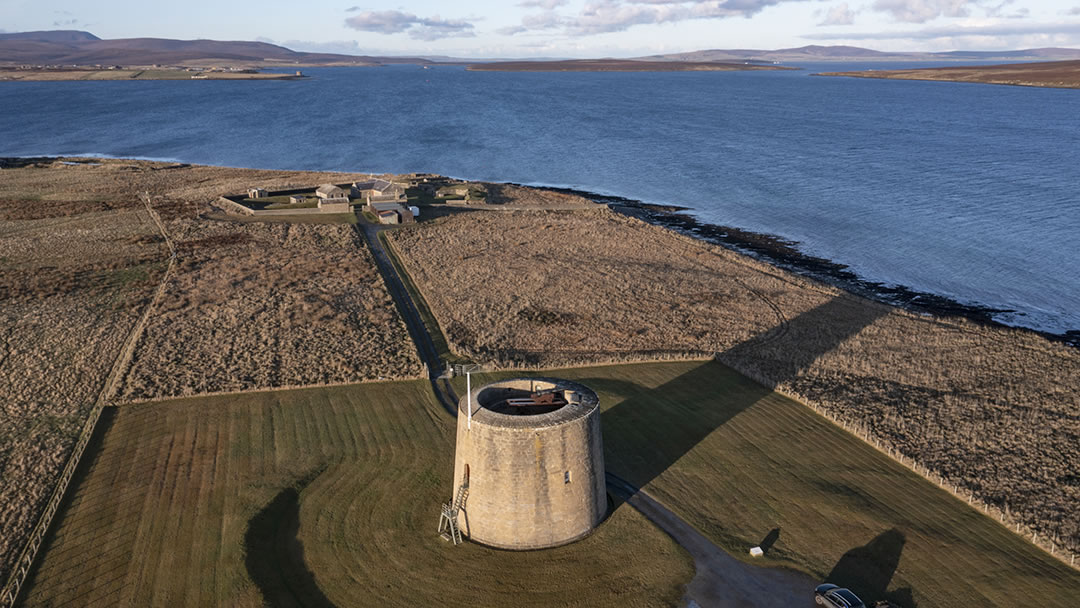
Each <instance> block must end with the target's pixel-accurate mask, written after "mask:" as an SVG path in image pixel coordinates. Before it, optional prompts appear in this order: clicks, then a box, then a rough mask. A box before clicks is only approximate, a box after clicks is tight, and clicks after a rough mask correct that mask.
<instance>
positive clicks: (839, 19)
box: [818, 2, 855, 25]
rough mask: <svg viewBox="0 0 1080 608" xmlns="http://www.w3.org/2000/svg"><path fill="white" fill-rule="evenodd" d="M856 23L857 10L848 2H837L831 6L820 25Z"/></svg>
mask: <svg viewBox="0 0 1080 608" xmlns="http://www.w3.org/2000/svg"><path fill="white" fill-rule="evenodd" d="M853 23H855V11H853V10H851V7H849V6H848V5H847V2H844V3H841V4H837V5H835V6H832V7H830V8H829V10H828V11H827V12H826V13H825V18H824V19H822V20H821V23H819V24H818V25H851V24H853Z"/></svg>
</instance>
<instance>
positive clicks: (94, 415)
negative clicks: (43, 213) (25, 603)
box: [0, 193, 176, 608]
mask: <svg viewBox="0 0 1080 608" xmlns="http://www.w3.org/2000/svg"><path fill="white" fill-rule="evenodd" d="M140 199H141V200H142V201H143V204H144V205H145V206H146V211H147V213H148V214H149V215H150V220H151V221H152V222H153V223H154V225H155V226H156V227H157V229H158V230H160V231H161V235H162V236H163V237H164V238H165V244H166V246H167V247H168V248H169V265H168V266H167V267H166V268H165V273H164V275H162V277H161V282H160V283H159V284H158V286H157V289H156V290H155V291H154V297H153V298H152V299H151V300H150V303H149V304H148V305H147V306H146V308H145V309H144V310H143V314H142V315H140V316H139V319H138V321H136V322H135V325H134V326H133V327H132V328H131V332H129V333H128V336H127V338H126V339H125V340H124V345H123V347H122V348H121V350H120V353H119V354H118V355H117V357H116V360H115V361H114V362H113V365H112V368H111V369H110V370H109V375H108V376H107V377H106V379H105V383H104V385H103V386H102V388H101V392H100V393H99V394H98V398H97V400H96V401H95V402H94V406H93V408H91V410H90V415H89V416H88V417H87V419H86V422H85V423H84V424H83V428H82V432H81V433H79V438H78V439H76V440H75V446H74V448H73V449H72V451H71V455H70V456H69V457H68V461H67V463H66V464H65V465H64V470H63V471H62V472H61V473H60V477H59V479H57V482H56V486H55V487H54V488H53V492H52V495H50V496H49V501H48V503H46V505H45V510H44V511H43V512H42V514H41V517H40V518H39V519H38V522H37V525H35V526H34V529H33V530H32V531H31V532H30V537H29V539H28V540H27V541H26V544H25V545H24V546H23V550H22V552H21V553H19V558H18V560H17V561H16V562H15V564H14V566H13V567H12V571H11V574H10V575H9V576H8V580H7V582H6V583H5V584H4V587H3V589H2V590H0V608H12V606H14V605H15V600H17V599H18V597H19V591H20V590H22V586H23V585H24V584H25V583H26V578H27V577H28V576H29V575H30V570H31V567H32V566H33V564H34V560H35V559H36V558H37V555H38V552H39V551H40V550H41V545H42V543H43V542H44V540H45V535H46V534H47V533H48V531H49V527H50V526H52V522H53V519H54V518H55V517H56V514H57V512H58V510H59V509H60V503H62V502H63V500H64V495H65V494H66V493H67V490H68V486H69V485H71V479H72V478H73V477H74V476H75V471H76V470H78V468H79V464H80V463H81V462H82V457H83V455H84V454H85V453H86V446H87V445H88V444H89V443H90V439H91V438H92V437H93V436H94V431H96V430H97V425H98V422H99V421H100V420H101V413H102V412H103V411H104V410H105V406H106V404H107V403H108V402H109V400H111V399H112V397H113V396H114V395H115V394H116V390H117V388H118V387H119V383H120V380H121V379H122V378H123V375H124V372H125V371H126V369H127V367H128V364H129V363H130V362H131V357H132V355H133V354H134V352H135V346H136V345H137V344H138V342H139V338H140V337H141V336H142V332H143V329H144V328H145V327H146V323H147V321H148V320H149V318H150V313H151V312H152V311H153V310H154V308H155V307H156V306H157V303H158V302H159V301H161V298H162V297H163V296H164V294H165V288H166V286H167V285H168V282H169V277H170V276H171V275H172V272H173V266H174V265H175V263H176V248H175V247H174V246H173V242H172V239H170V238H169V234H168V232H167V231H166V230H165V224H164V223H163V222H162V221H161V217H160V216H158V214H157V212H156V211H154V208H153V205H152V204H151V202H150V194H149V193H145V194H143V195H142V196H140Z"/></svg>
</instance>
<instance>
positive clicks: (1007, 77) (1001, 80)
mask: <svg viewBox="0 0 1080 608" xmlns="http://www.w3.org/2000/svg"><path fill="white" fill-rule="evenodd" d="M818 75H819V76H850V77H855V78H884V79H889V80H936V81H946V82H975V83H982V84H1009V85H1017V86H1026V87H1051V88H1061V89H1077V88H1080V61H1042V62H1037V63H1008V64H1004V65H974V66H971V65H969V66H948V67H941V68H917V69H910V70H864V71H859V72H822V73H821V74H818Z"/></svg>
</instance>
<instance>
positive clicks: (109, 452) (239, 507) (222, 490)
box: [25, 382, 693, 606]
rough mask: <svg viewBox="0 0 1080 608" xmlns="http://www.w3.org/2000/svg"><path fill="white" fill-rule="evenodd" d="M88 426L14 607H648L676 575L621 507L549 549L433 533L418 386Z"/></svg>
mask: <svg viewBox="0 0 1080 608" xmlns="http://www.w3.org/2000/svg"><path fill="white" fill-rule="evenodd" d="M104 428H105V429H106V431H105V432H104V433H102V435H103V438H102V440H101V443H100V446H99V450H98V452H97V456H96V458H93V459H90V460H88V461H87V462H88V465H86V467H85V468H86V472H85V474H84V475H83V477H82V482H81V483H80V484H78V486H77V487H76V488H75V491H74V492H73V493H72V496H71V498H70V504H69V506H68V508H67V509H66V511H65V513H64V515H63V516H62V517H61V518H60V519H59V521H58V525H57V526H56V527H55V528H54V529H55V535H54V536H53V538H52V539H51V541H49V547H48V549H46V551H45V554H44V558H43V559H41V560H40V562H39V564H40V566H39V568H38V570H37V571H36V573H35V574H34V575H32V582H30V583H29V593H28V595H27V596H26V597H25V603H26V605H32V606H37V605H61V604H75V605H100V604H103V603H117V604H129V605H137V606H144V605H192V606H195V605H223V606H225V605H227V606H258V605H263V594H264V593H265V594H266V597H267V603H268V604H269V605H276V606H295V605H325V604H328V603H333V604H336V605H338V606H433V605H447V606H464V605H475V606H511V605H514V606H561V605H575V606H598V605H608V606H614V605H619V606H664V605H672V604H673V603H675V602H676V601H677V600H678V598H679V597H680V596H681V594H682V589H681V587H682V584H683V583H685V582H686V581H688V580H689V578H690V577H691V576H692V573H693V567H692V565H691V564H690V562H689V559H688V557H687V556H686V554H685V553H684V552H683V551H682V550H681V549H679V548H678V547H677V546H676V545H675V544H674V543H673V542H672V541H671V540H670V539H668V538H667V537H666V536H665V535H663V534H662V533H661V532H659V531H657V530H656V529H655V528H653V527H652V526H651V524H649V523H648V522H647V521H646V520H645V519H644V518H643V517H641V516H640V515H638V514H637V513H636V512H635V511H633V510H632V509H629V508H619V509H617V510H616V511H615V512H614V514H613V515H612V516H611V517H610V518H609V520H608V521H607V522H606V523H605V525H604V526H603V528H602V529H600V530H599V531H598V532H597V533H596V534H594V535H592V536H590V537H589V538H587V539H585V540H584V541H582V542H579V543H575V544H573V545H571V546H568V547H563V548H559V549H555V550H552V551H545V552H526V553H512V552H505V551H496V550H491V549H485V548H483V547H480V546H477V545H470V544H466V545H464V546H459V547H454V546H452V545H450V544H449V543H446V542H445V541H443V540H441V539H440V538H439V537H438V536H437V535H436V533H435V531H436V526H437V523H438V514H439V505H440V503H441V502H445V501H447V500H449V498H450V496H451V491H452V489H451V480H450V476H451V475H452V472H453V460H452V459H453V450H452V441H453V421H452V419H450V418H449V417H448V416H446V415H445V414H444V413H442V410H441V408H440V406H439V405H438V404H437V403H436V402H435V401H434V398H433V397H432V396H431V393H430V386H429V385H428V384H427V383H426V382H398V383H386V384H368V385H363V386H357V387H347V388H329V389H308V390H302V391H290V392H273V393H261V394H255V393H252V394H246V395H242V396H235V397H208V398H200V399H190V400H182V401H174V402H169V403H163V404H144V405H136V406H127V407H124V408H121V409H114V410H109V414H108V415H107V420H106V424H105V427H104ZM91 449H94V446H93V445H92V446H91Z"/></svg>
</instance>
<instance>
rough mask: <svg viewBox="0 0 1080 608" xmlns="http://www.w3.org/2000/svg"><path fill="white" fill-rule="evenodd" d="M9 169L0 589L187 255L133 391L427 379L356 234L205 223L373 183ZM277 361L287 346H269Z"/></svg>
mask: <svg viewBox="0 0 1080 608" xmlns="http://www.w3.org/2000/svg"><path fill="white" fill-rule="evenodd" d="M66 162H68V163H74V164H66V163H65V161H61V160H54V159H26V160H11V159H6V160H0V337H2V341H0V370H3V373H2V374H0V397H2V399H0V402H2V403H3V405H2V407H3V413H4V416H3V420H2V421H0V476H2V477H0V478H2V479H4V481H5V483H4V485H3V489H2V490H0V556H3V557H2V559H0V581H6V579H7V576H8V573H9V571H10V565H11V563H12V562H13V561H14V560H15V559H16V558H17V556H18V553H19V552H20V551H21V549H22V547H23V544H24V542H25V539H26V538H27V535H28V534H29V532H30V530H31V529H32V527H33V525H34V524H35V523H36V521H37V519H38V517H39V516H40V512H41V510H42V509H43V508H44V504H45V502H46V501H47V499H48V496H49V495H50V494H51V492H52V490H53V486H54V484H55V480H56V478H57V476H58V475H59V473H60V471H61V470H62V468H63V466H64V463H65V461H66V459H67V456H68V454H69V453H70V450H71V447H72V446H73V445H74V442H75V439H76V438H77V437H78V435H79V432H80V431H81V429H82V427H83V425H84V423H85V420H86V416H87V414H88V413H89V412H90V410H91V408H92V406H93V403H94V401H95V400H96V399H97V397H98V395H99V393H100V392H101V391H102V388H103V386H104V382H105V379H106V377H107V375H108V374H109V372H110V369H111V368H112V366H113V364H114V362H115V361H116V359H117V356H118V354H119V351H120V348H121V345H122V344H123V342H124V341H125V339H126V338H127V336H128V334H129V333H130V332H131V331H132V329H133V327H134V325H135V322H136V320H137V319H138V317H139V316H140V315H141V314H142V313H143V311H144V310H145V309H146V307H147V305H148V304H149V302H150V299H151V297H152V295H153V293H154V290H155V289H156V288H157V286H158V284H159V283H160V281H161V279H162V277H163V274H164V272H165V268H166V267H167V264H168V257H169V252H168V249H167V247H166V245H165V242H164V239H163V238H162V237H161V234H160V232H159V230H158V229H157V227H156V226H155V224H154V223H153V222H152V220H151V217H150V216H149V214H148V213H147V212H146V211H145V208H144V207H143V204H142V203H141V202H140V200H139V198H138V193H140V192H149V193H150V194H151V196H152V198H153V205H154V208H155V210H156V211H157V212H158V213H159V214H160V216H161V217H162V219H163V220H164V223H165V224H166V227H167V230H168V232H169V233H170V236H171V238H172V240H173V241H174V243H175V245H176V247H177V249H178V257H177V262H176V266H175V268H174V274H173V275H172V278H171V279H170V280H169V283H168V285H167V291H166V293H165V296H166V297H165V298H164V299H163V302H162V303H161V305H160V306H159V307H158V308H156V309H155V310H154V311H153V313H154V314H153V315H152V316H151V318H150V322H149V324H148V326H147V328H146V331H145V332H144V333H143V334H142V340H141V341H140V342H139V343H138V347H137V349H136V352H135V356H134V359H133V364H132V366H131V367H129V368H128V370H127V373H126V375H125V376H124V382H123V384H122V386H121V387H120V389H121V390H120V396H122V397H125V398H137V397H150V396H165V395H173V394H190V393H196V392H204V391H218V390H235V389H244V388H271V387H276V386H285V385H297V384H312V383H325V382H354V381H359V380H364V379H372V378H377V377H379V376H384V377H399V378H400V377H413V376H416V375H418V374H419V373H420V372H421V365H420V363H419V359H418V358H417V356H416V353H415V349H414V347H413V346H412V343H411V341H410V340H409V337H408V334H407V332H406V331H405V328H404V325H403V323H402V321H401V319H400V318H399V317H398V315H397V311H396V310H395V309H394V307H393V304H392V302H391V301H390V299H389V296H388V294H387V292H386V290H385V287H384V286H383V284H382V280H381V278H380V277H379V275H378V273H377V272H375V270H374V267H373V262H372V260H371V256H370V254H369V253H368V251H367V250H366V248H364V246H363V244H362V242H361V241H360V240H358V239H357V237H356V236H355V232H354V230H353V227H352V226H349V225H334V224H304V225H288V224H283V223H275V224H258V223H233V222H227V221H220V220H214V219H208V218H207V217H205V215H206V212H208V211H212V209H210V208H208V207H207V203H208V202H209V201H211V200H213V199H215V198H216V197H218V196H219V195H221V194H225V193H230V192H242V191H243V190H244V189H245V188H247V187H249V186H253V185H259V186H263V187H267V188H284V187H293V186H297V187H299V186H311V185H316V184H319V183H324V182H326V181H329V180H333V181H341V182H344V181H348V180H352V179H361V178H363V177H366V176H364V175H359V174H357V175H344V174H328V173H306V172H284V171H254V170H244V169H225V168H216V167H199V166H188V165H176V164H169V163H155V162H144V161H129V160H103V161H99V160H94V161H89V160H85V159H71V160H68V161H66ZM271 351H273V352H271Z"/></svg>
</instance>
